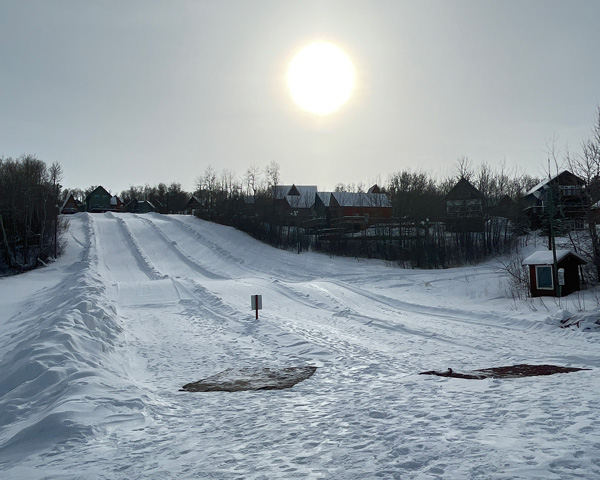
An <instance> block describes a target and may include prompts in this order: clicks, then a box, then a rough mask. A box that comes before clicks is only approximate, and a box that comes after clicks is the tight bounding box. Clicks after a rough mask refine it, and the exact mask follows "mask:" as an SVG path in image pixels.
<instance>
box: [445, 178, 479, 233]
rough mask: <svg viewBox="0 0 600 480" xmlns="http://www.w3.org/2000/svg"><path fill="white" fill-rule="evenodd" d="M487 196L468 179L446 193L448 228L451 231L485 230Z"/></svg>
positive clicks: (446, 221) (461, 180)
mask: <svg viewBox="0 0 600 480" xmlns="http://www.w3.org/2000/svg"><path fill="white" fill-rule="evenodd" d="M485 200H486V199H485V196H484V195H483V194H482V193H481V192H480V191H479V190H478V189H477V188H475V187H474V186H473V185H471V183H470V182H469V181H468V180H467V179H466V178H463V177H461V179H460V180H459V181H458V182H457V183H456V185H454V187H452V189H451V190H450V191H449V192H448V193H447V194H446V197H445V198H444V201H445V202H446V217H445V223H446V229H447V230H448V231H449V232H460V233H464V232H483V230H484V216H483V212H484V209H485V207H486V201H485Z"/></svg>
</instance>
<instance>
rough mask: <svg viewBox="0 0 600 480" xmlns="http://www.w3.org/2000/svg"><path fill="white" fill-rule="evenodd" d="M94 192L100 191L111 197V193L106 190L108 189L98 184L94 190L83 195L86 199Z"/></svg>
mask: <svg viewBox="0 0 600 480" xmlns="http://www.w3.org/2000/svg"><path fill="white" fill-rule="evenodd" d="M94 193H101V194H106V195H108V196H109V197H111V196H112V195H111V194H110V193H109V192H108V190H106V188H104V187H103V186H101V185H100V186H98V187H96V188H94V190H92V191H91V192H90V193H88V194H87V196H86V197H85V199H86V200H87V199H88V198H90V197H91V196H92V194H94Z"/></svg>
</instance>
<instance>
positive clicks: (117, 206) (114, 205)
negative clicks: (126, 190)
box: [110, 195, 124, 212]
mask: <svg viewBox="0 0 600 480" xmlns="http://www.w3.org/2000/svg"><path fill="white" fill-rule="evenodd" d="M123 208H124V206H123V201H122V200H121V199H120V198H119V197H117V196H116V195H114V196H113V197H111V199H110V209H111V211H113V212H122V211H123Z"/></svg>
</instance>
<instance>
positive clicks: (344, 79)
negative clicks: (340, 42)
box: [287, 41, 355, 115]
mask: <svg viewBox="0 0 600 480" xmlns="http://www.w3.org/2000/svg"><path fill="white" fill-rule="evenodd" d="M354 82H355V72H354V65H353V64H352V60H350V57H349V56H348V55H347V54H346V52H344V51H343V50H342V49H341V48H340V47H338V46H337V45H335V44H333V43H330V42H323V41H319V42H313V43H310V44H308V45H306V46H304V47H302V48H301V49H300V51H299V52H298V53H297V54H296V55H295V56H294V58H293V59H292V61H291V62H290V64H289V66H288V70H287V85H288V88H289V90H290V93H291V95H292V99H293V100H294V102H295V103H296V104H297V105H298V106H299V107H300V108H302V109H304V110H307V111H308V112H311V113H313V114H315V115H329V114H331V113H333V112H335V111H336V110H337V109H338V108H340V107H341V106H342V105H343V104H344V103H346V102H347V101H348V100H349V99H350V97H351V96H352V92H353V90H354Z"/></svg>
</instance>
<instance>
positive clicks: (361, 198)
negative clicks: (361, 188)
mask: <svg viewBox="0 0 600 480" xmlns="http://www.w3.org/2000/svg"><path fill="white" fill-rule="evenodd" d="M331 196H332V197H333V198H335V201H336V202H337V203H338V205H339V206H340V207H391V204H390V200H389V198H388V197H387V195H385V194H384V193H351V192H333V193H332V194H331Z"/></svg>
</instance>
